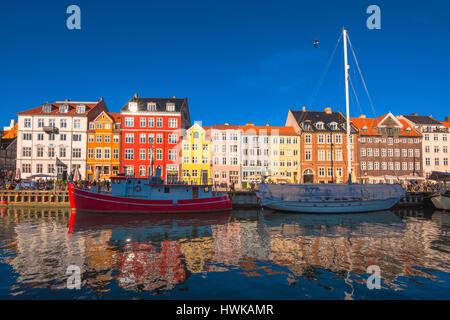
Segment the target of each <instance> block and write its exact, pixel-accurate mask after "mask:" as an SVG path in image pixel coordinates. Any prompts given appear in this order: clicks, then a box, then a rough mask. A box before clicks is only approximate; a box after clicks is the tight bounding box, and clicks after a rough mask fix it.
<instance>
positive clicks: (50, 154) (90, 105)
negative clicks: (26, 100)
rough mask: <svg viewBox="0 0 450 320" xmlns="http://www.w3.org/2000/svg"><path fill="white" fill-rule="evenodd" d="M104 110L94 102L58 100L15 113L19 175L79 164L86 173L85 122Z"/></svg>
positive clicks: (63, 169) (65, 169) (58, 170)
mask: <svg viewBox="0 0 450 320" xmlns="http://www.w3.org/2000/svg"><path fill="white" fill-rule="evenodd" d="M104 110H105V111H107V108H106V105H105V103H104V102H103V98H101V99H100V100H99V101H97V102H82V101H69V100H66V101H57V102H55V103H44V104H43V105H42V106H40V107H37V108H34V109H30V110H27V111H23V112H20V113H18V114H17V115H18V118H19V119H18V135H17V163H16V165H17V168H19V169H20V170H21V177H22V178H27V177H29V176H32V175H37V174H45V175H49V176H52V177H55V178H56V176H57V173H60V174H61V173H63V172H67V173H68V174H70V173H71V172H72V171H73V170H74V169H75V168H79V170H80V173H81V176H82V178H83V179H84V178H85V173H86V154H87V152H86V147H87V130H88V122H89V121H90V120H93V119H95V118H96V117H97V116H98V115H99V114H100V113H101V112H102V111H104Z"/></svg>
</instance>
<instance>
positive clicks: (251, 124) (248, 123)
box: [245, 122, 255, 126]
mask: <svg viewBox="0 0 450 320" xmlns="http://www.w3.org/2000/svg"><path fill="white" fill-rule="evenodd" d="M245 125H246V126H254V125H255V124H254V123H253V122H247V123H246V124H245Z"/></svg>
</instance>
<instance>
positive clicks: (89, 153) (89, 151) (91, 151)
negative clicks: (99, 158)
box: [88, 148, 94, 159]
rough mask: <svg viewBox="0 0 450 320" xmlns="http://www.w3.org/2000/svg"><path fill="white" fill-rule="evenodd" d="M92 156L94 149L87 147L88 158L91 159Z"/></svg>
mask: <svg viewBox="0 0 450 320" xmlns="http://www.w3.org/2000/svg"><path fill="white" fill-rule="evenodd" d="M93 158H94V149H92V148H89V149H88V159H93Z"/></svg>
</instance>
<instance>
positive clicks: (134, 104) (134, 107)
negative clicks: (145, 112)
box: [128, 101, 138, 112]
mask: <svg viewBox="0 0 450 320" xmlns="http://www.w3.org/2000/svg"><path fill="white" fill-rule="evenodd" d="M137 109H138V104H137V102H136V101H134V102H128V110H130V111H131V112H136V111H137Z"/></svg>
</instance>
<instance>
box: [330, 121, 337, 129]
mask: <svg viewBox="0 0 450 320" xmlns="http://www.w3.org/2000/svg"><path fill="white" fill-rule="evenodd" d="M337 128H338V125H337V123H336V122H332V123H330V129H331V130H337Z"/></svg>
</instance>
